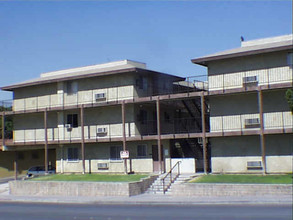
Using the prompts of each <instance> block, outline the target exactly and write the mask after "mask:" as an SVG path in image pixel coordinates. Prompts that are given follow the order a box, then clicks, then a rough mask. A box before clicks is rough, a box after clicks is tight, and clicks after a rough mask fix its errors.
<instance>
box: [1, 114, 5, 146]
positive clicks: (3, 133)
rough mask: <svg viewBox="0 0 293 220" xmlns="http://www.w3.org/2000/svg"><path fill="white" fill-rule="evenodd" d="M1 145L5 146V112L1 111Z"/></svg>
mask: <svg viewBox="0 0 293 220" xmlns="http://www.w3.org/2000/svg"><path fill="white" fill-rule="evenodd" d="M2 146H3V147H4V146H5V112H4V110H3V113H2Z"/></svg>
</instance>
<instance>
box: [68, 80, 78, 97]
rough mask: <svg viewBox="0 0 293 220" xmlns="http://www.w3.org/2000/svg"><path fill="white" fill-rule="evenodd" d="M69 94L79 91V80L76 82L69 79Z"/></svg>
mask: <svg viewBox="0 0 293 220" xmlns="http://www.w3.org/2000/svg"><path fill="white" fill-rule="evenodd" d="M66 85H67V88H66V90H67V94H68V95H73V94H76V93H77V91H78V84H77V82H74V81H68V82H67V84H66Z"/></svg>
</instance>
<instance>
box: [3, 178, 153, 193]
mask: <svg viewBox="0 0 293 220" xmlns="http://www.w3.org/2000/svg"><path fill="white" fill-rule="evenodd" d="M156 178H157V176H151V177H148V178H144V179H142V180H141V181H139V182H125V183H124V182H69V181H68V182H65V181H10V182H9V189H10V194H12V195H22V196H24V195H30V196H133V195H138V194H141V193H144V192H145V191H146V190H147V189H148V188H149V186H150V185H151V184H152V183H153V182H154V180H155V179H156Z"/></svg>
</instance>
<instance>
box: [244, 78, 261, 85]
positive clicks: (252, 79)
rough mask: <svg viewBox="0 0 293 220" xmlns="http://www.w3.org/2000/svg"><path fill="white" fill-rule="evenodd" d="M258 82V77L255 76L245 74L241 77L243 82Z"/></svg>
mask: <svg viewBox="0 0 293 220" xmlns="http://www.w3.org/2000/svg"><path fill="white" fill-rule="evenodd" d="M257 83H258V77H257V76H246V77H243V84H245V85H247V84H257Z"/></svg>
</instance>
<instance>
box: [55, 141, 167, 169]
mask: <svg viewBox="0 0 293 220" xmlns="http://www.w3.org/2000/svg"><path fill="white" fill-rule="evenodd" d="M141 144H143V145H147V156H146V157H143V158H139V157H138V156H137V145H141ZM156 144H157V141H144V142H127V150H129V153H130V158H129V159H128V160H127V167H128V172H136V173H151V172H153V159H152V145H156ZM162 145H163V148H164V150H163V152H166V151H165V150H167V151H168V154H167V155H165V156H164V157H165V158H169V157H170V155H169V153H170V150H169V147H170V146H169V141H167V140H164V141H162ZM111 146H122V143H119V142H117V143H96V144H86V148H85V166H86V172H92V173H95V172H99V173H103V172H105V173H108V172H112V173H123V172H124V163H123V160H111V159H110V147H111ZM69 147H76V148H78V149H79V150H78V151H79V159H78V160H77V161H68V159H67V149H68V148H69ZM56 153H57V154H56V155H57V156H56V157H57V160H56V164H57V165H56V167H57V172H59V173H68V172H82V160H81V146H80V144H71V145H63V146H62V147H58V148H57V149H56ZM167 160H168V159H166V162H165V163H166V164H167ZM98 163H107V164H108V167H109V169H106V170H99V169H98Z"/></svg>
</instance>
